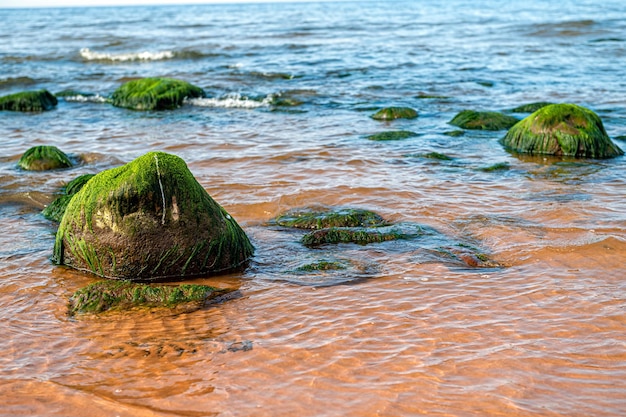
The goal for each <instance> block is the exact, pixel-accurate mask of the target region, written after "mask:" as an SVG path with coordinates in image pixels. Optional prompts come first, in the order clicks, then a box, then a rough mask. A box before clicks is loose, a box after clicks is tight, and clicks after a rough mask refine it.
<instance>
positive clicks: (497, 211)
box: [0, 0, 626, 417]
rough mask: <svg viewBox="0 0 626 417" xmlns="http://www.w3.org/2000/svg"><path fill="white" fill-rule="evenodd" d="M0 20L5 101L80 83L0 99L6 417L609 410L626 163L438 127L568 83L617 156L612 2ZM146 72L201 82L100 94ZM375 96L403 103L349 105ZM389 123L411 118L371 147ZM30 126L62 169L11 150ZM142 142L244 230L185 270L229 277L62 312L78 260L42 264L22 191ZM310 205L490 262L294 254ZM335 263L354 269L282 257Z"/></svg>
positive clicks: (624, 355) (618, 360)
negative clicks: (513, 145)
mask: <svg viewBox="0 0 626 417" xmlns="http://www.w3.org/2000/svg"><path fill="white" fill-rule="evenodd" d="M0 22H2V24H1V25H0V95H6V94H10V93H14V92H19V91H24V90H35V89H41V88H45V89H47V90H49V91H50V92H52V93H58V92H60V91H63V90H74V91H76V92H77V94H76V95H73V96H70V97H66V98H59V104H58V106H57V108H56V109H54V110H52V111H49V112H44V113H37V114H27V113H13V112H0V143H1V144H2V150H3V151H2V154H1V155H0V218H1V219H2V225H3V231H2V233H1V234H0V335H2V336H3V337H2V338H1V339H2V340H0V352H1V353H0V399H1V400H0V403H2V404H3V405H0V415H2V416H5V415H6V416H9V415H10V416H16V415H29V416H32V415H41V416H44V415H45V416H61V415H63V416H74V415H76V416H79V415H80V416H83V415H85V412H88V414H89V415H90V416H92V417H96V416H100V415H102V416H108V415H123V416H126V415H128V416H134V417H136V416H154V415H157V416H172V415H180V416H205V415H220V416H240V415H268V416H270V415H271V416H279V415H284V416H288V415H289V416H290V415H301V416H309V415H310V416H338V415H359V416H375V415H380V416H396V415H414V416H418V415H429V416H451V415H453V416H475V415H481V416H485V415H516V416H539V415H541V416H570V417H571V416H620V415H624V414H626V400H625V398H626V382H625V381H626V313H625V312H624V305H626V304H625V303H626V281H624V279H623V278H624V266H625V265H626V198H625V197H626V180H625V179H624V178H625V176H624V172H626V158H624V157H619V158H615V159H611V160H602V161H598V160H569V159H566V160H561V159H558V158H548V157H547V158H543V157H529V156H519V155H517V156H516V155H512V154H510V153H508V152H507V151H505V150H504V149H503V148H502V147H501V145H500V144H499V143H498V139H499V138H501V137H502V136H503V135H504V132H483V131H466V132H465V134H464V135H463V136H461V137H450V136H447V135H445V134H444V133H445V132H448V131H451V130H455V129H456V128H455V127H453V126H451V125H449V124H448V122H449V121H450V120H451V119H452V117H453V116H454V115H455V114H456V113H458V112H459V111H461V110H464V109H476V110H493V111H506V110H508V109H511V108H513V107H516V106H518V105H521V104H526V103H530V102H535V101H549V102H570V103H575V104H579V105H582V106H585V107H588V108H590V109H592V110H594V111H595V112H597V113H598V114H599V115H600V117H601V118H602V120H603V122H604V125H605V128H606V130H607V132H608V134H609V136H611V137H612V138H613V139H614V140H615V142H616V143H617V144H618V145H619V146H620V147H621V148H622V149H625V150H626V140H625V138H626V77H624V74H625V70H624V63H625V62H626V3H625V2H623V1H617V0H607V1H603V2H602V3H598V2H597V1H591V0H583V1H569V0H565V1H560V2H547V1H539V0H527V1H524V2H521V1H513V2H498V1H493V0H478V1H475V2H468V1H459V0H453V1H446V2H438V1H433V0H425V1H394V2H382V1H381V2H342V3H294V4H242V5H202V6H199V5H194V6H191V5H190V6H159V7H110V8H59V9H21V10H8V9H0ZM151 76H166V77H173V78H178V79H183V80H185V81H189V82H191V83H192V84H195V85H197V86H200V87H202V88H203V89H204V90H205V91H206V92H207V97H206V98H202V99H194V100H189V101H187V102H186V103H185V104H184V105H183V106H182V107H181V108H179V109H176V110H173V111H164V112H137V111H131V110H127V109H120V108H115V107H112V106H111V105H109V104H107V103H106V98H107V97H108V96H109V95H110V94H111V93H112V92H113V91H114V90H115V89H116V88H117V87H119V86H120V85H121V84H122V83H124V82H125V81H128V80H131V79H135V78H139V77H151ZM386 106H409V107H412V108H415V109H416V110H417V111H418V112H419V117H418V118H417V119H414V120H397V121H394V122H390V123H384V122H383V123H381V122H377V121H374V120H372V119H371V118H370V116H371V114H373V113H374V111H375V110H376V109H378V108H381V107H386ZM515 116H517V117H520V118H522V117H524V116H525V114H515ZM388 130H411V131H414V132H415V133H417V136H415V137H412V138H409V139H405V140H400V141H393V142H373V141H370V140H368V139H367V136H368V135H371V134H374V133H379V132H384V131H388ZM43 144H46V145H56V146H58V147H59V148H61V149H62V150H63V151H65V152H66V153H68V154H70V155H71V157H72V158H74V159H75V161H77V162H78V165H77V166H76V167H75V168H72V169H70V170H64V171H53V172H46V173H34V172H25V171H21V170H19V169H18V168H17V167H16V164H17V161H18V159H19V158H20V156H21V155H22V154H23V152H24V151H26V150H27V149H28V148H29V147H31V146H34V145H43ZM149 150H163V151H166V152H171V153H174V154H176V155H179V156H180V157H182V158H183V159H184V160H185V161H186V162H187V163H188V164H189V167H190V169H191V171H192V172H193V173H194V175H195V176H196V177H197V178H198V180H199V182H200V183H201V184H202V185H203V186H204V187H205V188H206V189H207V191H208V192H209V193H210V194H211V195H212V196H213V197H214V198H215V199H216V200H217V201H218V202H219V203H220V204H222V205H223V206H224V207H225V208H226V209H227V210H228V211H229V213H230V214H232V215H233V216H234V217H235V218H236V219H237V221H238V222H239V223H240V224H241V225H242V226H243V228H244V229H245V230H246V232H247V233H248V234H249V235H250V237H251V239H252V241H253V243H254V244H255V246H256V249H257V252H256V256H255V258H254V260H253V262H252V264H251V266H250V268H249V269H248V270H246V271H244V272H242V273H238V274H231V275H227V276H224V277H207V278H201V279H199V280H196V281H195V282H201V283H208V284H211V285H218V286H228V287H236V288H239V290H240V294H241V297H240V298H237V299H234V300H230V301H227V302H225V303H224V304H223V305H219V306H211V307H208V308H206V309H203V310H201V311H197V312H193V313H189V314H184V313H183V314H172V315H168V314H167V313H161V314H155V315H150V314H144V313H137V314H133V313H130V314H128V315H118V316H114V317H112V318H111V317H109V318H102V319H87V320H73V319H70V318H68V317H67V315H66V302H67V298H68V297H69V295H70V294H71V293H72V292H73V291H75V290H76V289H78V288H80V287H81V286H83V285H86V284H87V283H90V282H93V277H90V276H86V275H85V274H82V273H78V272H75V271H71V270H68V269H65V268H60V267H56V266H53V265H52V264H51V263H50V260H49V256H50V253H51V250H52V242H53V236H54V232H55V225H54V224H52V223H51V222H48V221H47V220H45V219H44V218H43V217H42V216H41V214H40V210H41V208H42V207H44V206H45V205H46V204H48V203H49V202H50V201H51V200H52V199H53V198H54V194H55V193H56V192H57V191H58V189H59V188H60V187H61V186H62V185H63V184H64V183H65V182H67V181H69V180H70V179H72V178H74V177H76V176H78V175H80V174H82V173H87V172H90V173H97V172H99V171H102V170H104V169H108V168H111V167H115V166H119V165H121V164H123V163H125V162H128V161H130V160H132V159H134V158H136V157H138V156H140V155H142V154H144V153H145V152H147V151H149ZM431 152H438V153H442V154H445V155H447V156H449V157H450V158H451V159H450V160H448V161H440V160H433V159H429V158H425V157H424V155H427V154H428V153H431ZM497 163H503V164H506V165H505V167H506V168H507V169H504V170H501V171H496V172H488V171H487V172H486V171H485V170H484V169H483V168H486V167H489V166H492V165H494V164H497ZM315 205H324V206H331V207H362V208H368V209H371V210H374V211H377V212H379V213H380V214H381V215H383V216H384V217H385V218H387V219H389V220H391V221H394V222H398V223H403V222H406V224H413V223H419V224H422V225H425V227H432V228H434V229H436V230H438V231H439V232H441V233H442V234H441V236H444V237H442V238H440V239H442V241H443V242H444V244H448V243H449V242H458V241H466V242H471V243H472V244H474V245H476V246H479V247H480V248H481V249H483V250H484V251H485V252H486V253H489V255H490V256H492V257H493V258H494V259H496V260H497V261H499V262H501V263H502V264H503V265H506V267H504V268H497V269H487V270H482V269H480V270H472V269H468V268H465V267H460V266H458V265H450V264H446V263H445V262H441V261H434V260H433V259H432V257H429V256H430V255H429V254H430V252H428V250H427V249H428V248H429V247H430V248H431V249H432V247H433V245H435V244H440V243H441V242H440V241H435V242H429V241H428V240H424V241H422V242H420V243H419V244H415V245H418V247H415V246H413V245H414V243H400V244H395V243H388V244H383V245H370V246H366V247H353V246H350V245H340V246H339V247H325V248H321V249H318V250H308V249H306V248H303V247H302V246H301V245H300V244H299V243H298V238H299V235H297V234H296V235H291V234H286V233H284V232H282V231H280V230H277V229H276V228H272V227H271V226H268V222H270V221H271V219H272V218H274V217H275V216H277V215H278V214H280V213H282V212H284V211H286V210H289V209H293V208H298V207H304V206H315ZM403 224H404V223H403ZM446 239H449V241H448V240H446ZM419 245H422V247H419ZM429 245H430V246H429ZM335 258H337V259H349V260H351V261H352V262H354V265H356V266H355V267H354V268H351V269H349V270H347V271H346V272H339V273H336V274H331V273H329V274H317V275H315V274H314V275H311V276H308V275H302V274H295V273H294V270H295V269H297V268H298V267H299V266H301V265H302V264H304V263H307V262H312V261H318V260H320V259H331V260H332V259H335ZM346 284H351V285H346Z"/></svg>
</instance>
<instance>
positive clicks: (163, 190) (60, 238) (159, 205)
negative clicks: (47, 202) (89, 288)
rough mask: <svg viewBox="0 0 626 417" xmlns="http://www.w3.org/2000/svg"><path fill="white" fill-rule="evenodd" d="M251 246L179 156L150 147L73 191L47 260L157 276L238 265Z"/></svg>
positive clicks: (104, 272) (120, 274)
mask: <svg viewBox="0 0 626 417" xmlns="http://www.w3.org/2000/svg"><path fill="white" fill-rule="evenodd" d="M253 251H254V248H253V246H252V244H251V243H250V241H249V240H248V237H247V236H246V234H245V233H244V231H243V230H242V229H241V227H240V226H239V225H238V224H237V222H236V221H235V219H233V218H232V217H231V216H230V215H229V214H228V213H227V212H226V211H225V210H224V209H223V208H222V207H221V206H220V205H219V204H218V203H216V202H215V201H214V200H213V199H212V198H211V196H209V194H208V193H207V192H206V190H205V189H204V188H202V186H201V185H200V184H199V183H198V182H197V181H196V179H195V178H194V177H193V175H192V174H191V172H190V171H189V169H188V168H187V165H186V164H185V162H184V161H183V160H182V159H180V158H179V157H177V156H174V155H170V154H167V153H163V152H149V153H147V154H146V155H144V156H141V157H139V158H137V159H136V160H134V161H132V162H130V163H128V164H126V165H123V166H121V167H118V168H113V169H109V170H106V171H103V172H101V173H99V174H97V175H95V176H94V177H93V178H91V179H90V180H89V181H88V182H87V183H86V184H85V185H84V186H83V188H82V189H81V190H80V191H79V192H78V193H76V194H75V195H74V197H72V199H71V200H70V202H69V204H68V206H67V208H66V210H65V214H64V215H63V218H62V220H61V224H60V225H59V229H58V231H57V235H56V240H55V245H54V253H53V261H54V262H55V263H56V264H59V265H67V266H70V267H73V268H76V269H79V270H85V271H90V272H92V273H94V274H96V275H98V276H101V277H106V278H118V279H128V280H140V281H157V280H168V279H180V278H183V277H190V276H198V275H206V274H214V273H221V272H226V271H231V270H237V269H240V268H242V267H244V266H245V264H246V262H247V261H248V259H249V258H250V257H251V256H252V254H253Z"/></svg>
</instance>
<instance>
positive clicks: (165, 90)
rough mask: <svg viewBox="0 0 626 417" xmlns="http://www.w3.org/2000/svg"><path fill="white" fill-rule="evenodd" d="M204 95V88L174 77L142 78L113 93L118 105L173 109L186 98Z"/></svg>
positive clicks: (130, 107) (135, 107)
mask: <svg viewBox="0 0 626 417" xmlns="http://www.w3.org/2000/svg"><path fill="white" fill-rule="evenodd" d="M198 97H204V90H202V89H201V88H200V87H196V86H195V85H192V84H189V83H188V82H186V81H181V80H176V79H173V78H142V79H139V80H133V81H129V82H127V83H125V84H124V85H122V86H121V87H119V88H118V89H117V90H115V92H114V93H113V94H112V95H111V100H112V103H113V105H114V106H116V107H125V108H128V109H134V110H171V109H175V108H177V107H180V106H181V105H182V104H183V101H184V100H185V98H198Z"/></svg>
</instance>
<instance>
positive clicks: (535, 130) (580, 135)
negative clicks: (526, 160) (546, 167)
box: [501, 104, 624, 158]
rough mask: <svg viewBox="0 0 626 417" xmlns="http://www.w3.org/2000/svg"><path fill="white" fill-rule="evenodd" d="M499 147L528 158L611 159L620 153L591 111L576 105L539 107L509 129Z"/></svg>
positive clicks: (596, 116)
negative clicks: (527, 155) (524, 154)
mask: <svg viewBox="0 0 626 417" xmlns="http://www.w3.org/2000/svg"><path fill="white" fill-rule="evenodd" d="M501 143H502V144H503V145H504V146H505V147H506V148H508V149H510V150H512V151H515V152H520V153H529V154H544V155H557V156H575V157H583V158H585V157H586V158H611V157H614V156H618V155H623V154H624V152H623V151H622V150H621V149H620V148H619V147H618V146H617V145H615V144H614V143H613V142H612V141H611V139H610V138H609V136H608V135H607V133H606V131H605V130H604V126H603V125H602V120H600V117H598V115H597V114H595V113H594V112H593V111H591V110H589V109H586V108H584V107H581V106H578V105H576V104H552V105H549V106H545V107H542V108H541V109H539V110H537V111H536V112H534V113H533V114H531V115H530V116H528V117H526V118H525V119H524V120H522V121H520V122H519V123H517V124H516V125H515V126H513V127H512V128H511V129H510V130H509V131H508V133H507V134H506V136H505V137H504V138H503V139H501Z"/></svg>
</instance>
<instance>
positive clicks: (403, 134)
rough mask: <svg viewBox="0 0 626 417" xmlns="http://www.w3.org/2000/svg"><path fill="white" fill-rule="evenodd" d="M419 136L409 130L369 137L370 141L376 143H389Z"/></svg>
mask: <svg viewBox="0 0 626 417" xmlns="http://www.w3.org/2000/svg"><path fill="white" fill-rule="evenodd" d="M414 136H417V133H415V132H411V131H409V130H395V131H392V132H381V133H376V134H373V135H369V136H367V138H368V139H369V140H375V141H387V140H402V139H408V138H412V137H414Z"/></svg>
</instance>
